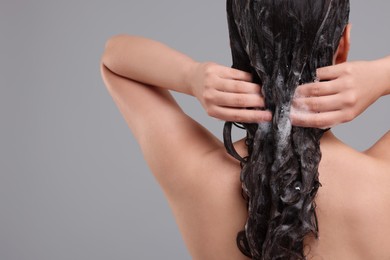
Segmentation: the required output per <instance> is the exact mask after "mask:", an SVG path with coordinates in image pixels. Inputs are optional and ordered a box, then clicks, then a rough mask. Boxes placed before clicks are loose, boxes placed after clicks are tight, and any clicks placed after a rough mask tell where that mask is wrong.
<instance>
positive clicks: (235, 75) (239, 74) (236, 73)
mask: <svg viewBox="0 0 390 260" xmlns="http://www.w3.org/2000/svg"><path fill="white" fill-rule="evenodd" d="M220 69H221V70H220V73H219V77H221V78H223V79H235V80H241V81H246V82H252V80H253V77H252V74H251V73H249V72H246V71H242V70H237V69H233V68H229V67H223V66H221V68H220Z"/></svg>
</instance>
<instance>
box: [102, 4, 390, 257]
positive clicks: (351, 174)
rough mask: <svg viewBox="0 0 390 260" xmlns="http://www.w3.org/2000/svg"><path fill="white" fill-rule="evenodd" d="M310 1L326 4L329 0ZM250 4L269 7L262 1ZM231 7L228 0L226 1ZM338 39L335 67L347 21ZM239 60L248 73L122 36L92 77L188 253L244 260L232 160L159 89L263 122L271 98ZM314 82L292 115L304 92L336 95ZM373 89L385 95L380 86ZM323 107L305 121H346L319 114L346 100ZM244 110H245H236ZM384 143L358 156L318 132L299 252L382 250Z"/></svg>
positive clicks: (242, 211)
mask: <svg viewBox="0 0 390 260" xmlns="http://www.w3.org/2000/svg"><path fill="white" fill-rule="evenodd" d="M280 2H281V3H282V4H283V2H285V3H287V2H290V1H287V0H286V1H280ZM319 2H324V4H325V2H327V3H326V4H327V5H329V1H319ZM330 2H332V1H330ZM259 3H261V4H264V6H266V5H267V4H269V3H267V1H263V2H262V1H259ZM231 4H232V2H231V1H228V7H229V6H231ZM296 8H297V9H296V10H303V9H298V7H296ZM300 8H303V7H302V6H301V7H300ZM325 9H326V8H325V7H324V8H323V10H325ZM228 10H229V9H228ZM236 10H243V9H239V8H237V9H236ZM238 13H239V12H238V11H236V14H238ZM335 13H337V12H335ZM237 17H238V18H239V16H237ZM318 19H320V18H318ZM317 29H318V28H317ZM339 40H340V44H339V46H338V49H337V51H335V53H334V61H335V62H336V63H342V62H344V61H345V60H346V57H347V53H348V49H349V27H346V29H345V30H344V34H343V36H342V38H341V39H339ZM232 47H234V45H232ZM236 53H237V52H236ZM255 54H256V53H252V56H251V55H249V57H252V58H253V56H255ZM233 55H234V52H233ZM383 63H385V62H383ZM387 63H388V62H387ZM242 64H243V65H244V67H242V68H240V69H243V70H247V71H251V72H252V73H248V72H243V71H240V70H236V69H231V68H225V67H223V66H219V65H217V64H214V63H197V62H194V61H193V60H191V59H190V58H188V57H187V56H185V55H183V54H180V53H178V52H176V51H174V50H172V49H170V48H168V47H166V46H164V45H162V44H160V43H157V42H154V41H151V40H147V39H143V38H139V37H132V36H123V35H122V36H117V37H114V38H112V39H111V40H110V41H109V42H108V44H107V46H106V51H105V53H104V55H103V58H102V66H101V68H102V75H103V78H104V81H105V83H106V85H107V88H108V90H109V92H110V94H111V95H112V97H113V99H114V100H115V102H116V103H117V105H118V108H119V109H120V111H121V113H122V115H123V116H124V118H125V119H126V121H127V123H128V125H129V127H130V129H131V130H132V132H133V134H134V136H135V137H136V139H137V140H138V142H139V144H140V146H141V148H142V151H143V153H144V156H145V159H146V160H147V162H148V164H149V165H150V167H151V170H152V172H153V173H154V175H155V176H156V178H157V180H158V181H159V183H160V185H161V186H162V188H163V190H164V193H165V194H166V197H167V199H168V201H169V203H170V205H171V207H172V210H173V212H174V215H175V218H176V221H177V223H178V225H179V228H180V230H181V233H182V235H183V238H184V240H185V243H186V245H187V247H188V249H189V251H190V253H191V255H192V256H193V258H194V259H247V257H245V256H244V255H243V254H242V253H241V252H240V251H239V249H238V248H237V246H236V240H235V238H236V235H237V233H238V232H239V231H240V230H242V229H243V227H244V224H245V223H246V221H247V219H248V214H247V205H246V201H245V200H244V199H242V197H241V183H240V178H239V172H240V163H239V162H238V161H237V160H235V159H233V158H232V157H230V156H229V155H228V154H227V153H226V150H225V148H224V144H222V143H220V141H219V140H218V139H217V138H216V137H214V136H212V135H211V134H210V133H209V132H208V131H207V130H206V129H205V128H203V127H202V126H200V125H199V124H198V123H196V122H195V121H194V120H192V119H191V118H189V117H188V116H187V115H186V114H185V113H184V112H183V111H182V110H181V109H180V108H179V107H178V105H177V104H176V103H175V101H174V100H173V98H172V97H171V96H170V94H169V92H168V91H167V89H170V90H174V91H178V92H182V93H187V94H190V95H193V96H195V97H197V98H198V100H199V101H200V102H201V104H202V105H203V106H204V108H205V109H206V111H207V112H208V113H209V115H210V116H214V117H217V118H220V119H223V120H226V121H233V122H241V123H259V122H269V121H270V120H271V119H272V117H273V116H274V117H275V113H274V114H272V113H271V112H270V111H267V110H264V109H262V108H264V107H266V108H267V109H270V110H271V111H272V110H273V109H272V106H270V105H269V104H270V101H271V99H268V100H267V99H265V100H264V99H263V98H262V97H261V95H259V92H260V87H259V85H258V84H255V83H252V81H253V82H257V83H259V79H258V78H257V77H260V76H261V75H258V73H254V72H253V71H252V69H253V68H252V67H250V66H248V63H245V62H243V63H242ZM245 64H246V65H245ZM245 66H246V67H245ZM314 69H315V68H314ZM263 76H264V75H263ZM318 76H319V77H320V79H321V80H323V79H329V78H328V77H329V76H330V77H332V75H326V70H325V73H323V74H321V75H318ZM321 83H322V84H325V82H321ZM314 85H315V84H307V85H303V86H302V87H300V88H298V90H297V91H296V93H297V95H299V96H301V98H297V99H296V100H295V102H294V105H295V108H296V110H297V111H299V110H301V109H302V107H305V106H306V105H307V104H312V103H310V102H311V100H313V99H314V97H313V96H323V97H327V99H330V98H333V99H334V98H336V99H339V98H340V95H336V93H340V91H338V90H337V89H332V90H329V89H327V90H326V91H325V92H323V90H324V89H325V88H321V89H318V88H316V87H313V86H314ZM329 85H330V84H329ZM294 87H296V86H294ZM265 88H266V87H265ZM267 89H270V88H266V90H267ZM313 91H315V92H313ZM327 91H328V92H327ZM329 91H330V92H329ZM341 92H342V91H341ZM378 92H380V93H381V94H382V93H383V94H384V93H388V92H389V86H388V85H387V86H386V88H384V89H383V92H382V91H378ZM375 95H377V94H375ZM266 96H267V95H266ZM317 99H318V97H317ZM333 101H334V100H333ZM348 101H350V100H348ZM370 102H371V100H370ZM372 102H373V101H372ZM318 103H321V102H318ZM323 103H325V106H324V105H323V106H321V107H316V109H312V110H314V111H315V112H317V110H318V111H320V112H324V113H320V115H321V114H323V115H324V114H328V117H327V118H325V119H321V120H318V119H315V124H313V125H311V126H315V127H321V128H323V127H328V126H331V125H333V124H335V123H340V122H343V121H346V120H348V119H351V118H347V119H346V118H345V114H344V115H339V114H340V113H342V112H339V113H337V114H338V116H337V117H331V116H330V115H329V114H331V115H332V116H334V115H335V114H336V113H331V112H332V110H335V111H343V109H340V107H337V105H340V103H341V104H345V103H346V104H350V103H354V102H345V101H343V100H341V101H340V100H338V102H331V104H332V105H331V107H329V106H328V107H327V105H326V104H327V102H323ZM323 103H321V104H323ZM368 103H369V102H367V106H368V105H369V104H368ZM328 105H329V103H328ZM363 106H364V105H363ZM248 107H250V108H255V109H242V108H248ZM259 108H260V109H259ZM308 108H309V109H311V108H312V106H308ZM325 108H326V110H325V111H323V110H324V109H325ZM344 110H345V109H344ZM363 110H364V109H363ZM272 112H275V110H274V111H272ZM311 115H312V114H310V113H300V112H297V113H291V118H292V122H293V124H295V125H305V124H308V123H306V122H309V121H310V120H313V118H309V117H310V116H311ZM274 121H275V120H274ZM227 143H228V140H227ZM389 144H390V134H389V133H388V134H387V135H385V136H384V137H383V138H382V139H381V140H380V141H378V142H377V144H375V145H374V146H373V147H372V148H371V149H369V150H368V151H366V152H365V153H359V152H357V151H354V150H353V149H351V148H349V147H348V146H346V145H344V144H343V143H342V142H341V141H339V140H337V138H336V137H334V136H333V135H332V133H331V132H329V131H328V132H326V133H325V134H323V136H322V138H321V153H322V160H321V163H320V164H319V172H320V174H321V175H320V182H321V184H322V187H321V188H320V189H319V191H318V194H317V197H316V204H317V209H316V212H317V217H318V222H319V233H318V234H319V239H316V238H315V237H314V236H312V235H311V233H307V235H306V236H305V241H304V244H305V245H307V247H305V252H302V254H304V255H305V256H308V258H311V257H315V256H321V257H323V258H324V259H383V258H387V257H388V256H390V252H389V250H388V249H387V248H386V246H385V245H384V243H385V242H386V239H387V238H386V235H385V232H380V231H382V230H389V229H390V221H388V219H389V218H388V217H387V216H388V215H389V214H390V207H389V204H390V203H387V202H388V201H389V200H390V194H389V192H388V191H387V189H386V187H387V185H388V183H389V182H390V176H389V174H388V172H389V170H390V169H389V168H390V163H389V161H390V155H389V154H388V153H386V150H385V147H388V146H389ZM234 147H235V150H236V151H237V152H238V154H239V155H240V157H241V158H245V157H247V156H248V149H247V146H246V144H245V139H243V140H240V141H238V142H236V143H235V144H234ZM230 151H231V152H232V151H233V149H232V147H230ZM313 176H314V177H315V172H314V173H313ZM373 187H375V188H373ZM295 188H297V190H299V189H300V188H301V187H299V186H297V187H295ZM247 233H248V232H247ZM315 233H316V230H315V227H314V230H313V234H315ZM300 242H302V244H303V241H300ZM241 249H242V250H243V251H245V248H241ZM257 249H258V251H259V253H256V252H255V251H256V247H250V249H249V250H247V251H250V252H249V254H251V255H252V257H253V258H254V259H259V257H260V256H259V255H261V254H263V252H262V249H261V248H260V247H258V248H257ZM244 253H248V252H244ZM271 257H273V256H272V255H271ZM297 257H299V255H298V256H297Z"/></svg>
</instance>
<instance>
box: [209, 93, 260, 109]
mask: <svg viewBox="0 0 390 260" xmlns="http://www.w3.org/2000/svg"><path fill="white" fill-rule="evenodd" d="M213 103H214V104H216V105H219V106H224V107H234V108H246V107H264V99H263V98H262V97H261V96H260V95H259V94H236V93H228V92H216V93H215V96H214V102H213Z"/></svg>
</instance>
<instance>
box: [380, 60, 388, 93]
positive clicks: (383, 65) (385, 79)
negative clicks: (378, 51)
mask: <svg viewBox="0 0 390 260" xmlns="http://www.w3.org/2000/svg"><path fill="white" fill-rule="evenodd" d="M379 62H380V64H379V66H381V67H379V68H378V69H379V71H383V83H384V84H383V91H382V96H385V95H390V56H388V57H385V58H383V59H380V60H379Z"/></svg>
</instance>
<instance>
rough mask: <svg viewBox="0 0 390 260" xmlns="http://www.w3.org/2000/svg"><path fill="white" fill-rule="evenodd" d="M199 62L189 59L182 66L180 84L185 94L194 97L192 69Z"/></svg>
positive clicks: (193, 69)
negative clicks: (184, 89) (183, 87)
mask: <svg viewBox="0 0 390 260" xmlns="http://www.w3.org/2000/svg"><path fill="white" fill-rule="evenodd" d="M198 64H199V63H198V62H196V61H194V60H189V61H188V62H187V63H186V64H185V66H183V77H182V84H183V86H185V88H186V90H187V91H186V92H187V94H189V95H191V96H194V97H195V93H196V92H195V89H194V74H195V73H194V71H195V68H196V67H197V65H198Z"/></svg>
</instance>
